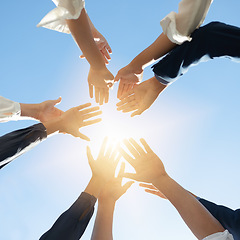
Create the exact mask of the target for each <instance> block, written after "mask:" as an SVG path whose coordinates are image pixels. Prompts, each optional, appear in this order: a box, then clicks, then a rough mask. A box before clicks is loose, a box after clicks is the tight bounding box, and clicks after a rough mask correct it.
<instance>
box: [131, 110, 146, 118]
mask: <svg viewBox="0 0 240 240" xmlns="http://www.w3.org/2000/svg"><path fill="white" fill-rule="evenodd" d="M144 111H145V110H142V108H141V109H138V110H137V111H135V112H133V113H132V114H131V117H134V116H137V115H141V114H142V113H143V112H144Z"/></svg>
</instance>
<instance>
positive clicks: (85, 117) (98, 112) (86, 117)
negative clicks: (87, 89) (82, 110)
mask: <svg viewBox="0 0 240 240" xmlns="http://www.w3.org/2000/svg"><path fill="white" fill-rule="evenodd" d="M101 114H102V111H97V112H94V113H89V114H86V115H84V116H83V120H87V119H89V118H92V117H96V116H98V115H101Z"/></svg>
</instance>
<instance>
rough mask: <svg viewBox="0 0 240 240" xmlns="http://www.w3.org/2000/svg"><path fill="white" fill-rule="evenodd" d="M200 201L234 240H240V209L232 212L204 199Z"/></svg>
mask: <svg viewBox="0 0 240 240" xmlns="http://www.w3.org/2000/svg"><path fill="white" fill-rule="evenodd" d="M199 201H200V202H201V204H202V205H204V207H205V208H207V210H208V211H209V212H210V213H211V214H212V215H213V216H214V217H215V218H216V219H217V220H218V221H219V222H220V223H221V224H222V226H223V227H224V228H225V229H227V230H228V231H229V232H230V233H231V234H232V235H233V238H234V240H240V209H237V210H232V209H230V208H227V207H225V206H221V205H217V204H215V203H212V202H209V201H207V200H205V199H202V198H200V199H199Z"/></svg>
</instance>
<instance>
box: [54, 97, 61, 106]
mask: <svg viewBox="0 0 240 240" xmlns="http://www.w3.org/2000/svg"><path fill="white" fill-rule="evenodd" d="M61 101H62V97H59V98H58V99H56V100H54V105H58V104H59V103H60V102H61Z"/></svg>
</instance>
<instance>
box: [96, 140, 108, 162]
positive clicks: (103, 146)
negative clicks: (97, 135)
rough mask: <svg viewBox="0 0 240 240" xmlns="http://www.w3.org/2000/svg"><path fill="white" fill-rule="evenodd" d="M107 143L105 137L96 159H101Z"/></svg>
mask: <svg viewBox="0 0 240 240" xmlns="http://www.w3.org/2000/svg"><path fill="white" fill-rule="evenodd" d="M107 141H108V138H107V137H105V138H104V140H103V142H102V145H101V148H100V151H99V154H98V157H103V156H104V153H105V149H106V145H107Z"/></svg>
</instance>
